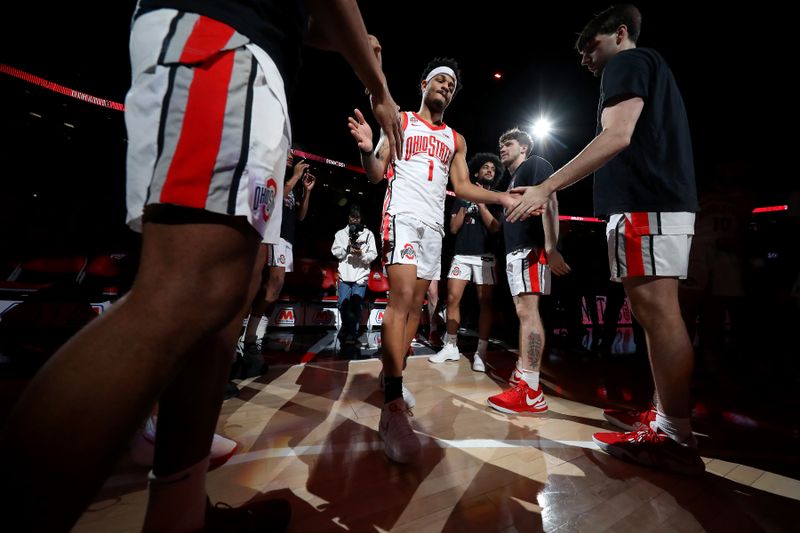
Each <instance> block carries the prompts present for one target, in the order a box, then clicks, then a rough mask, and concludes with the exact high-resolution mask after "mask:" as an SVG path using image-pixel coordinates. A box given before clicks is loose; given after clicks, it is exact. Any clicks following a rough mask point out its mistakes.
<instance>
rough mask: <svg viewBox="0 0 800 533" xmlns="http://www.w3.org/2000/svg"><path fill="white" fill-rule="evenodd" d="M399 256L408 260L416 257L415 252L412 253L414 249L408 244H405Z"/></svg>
mask: <svg viewBox="0 0 800 533" xmlns="http://www.w3.org/2000/svg"><path fill="white" fill-rule="evenodd" d="M400 256H401V257H405V258H408V259H414V258H416V257H417V252H415V251H414V247H413V246H411V244H410V243H406V244H405V246H403V251H402V252H401V253H400Z"/></svg>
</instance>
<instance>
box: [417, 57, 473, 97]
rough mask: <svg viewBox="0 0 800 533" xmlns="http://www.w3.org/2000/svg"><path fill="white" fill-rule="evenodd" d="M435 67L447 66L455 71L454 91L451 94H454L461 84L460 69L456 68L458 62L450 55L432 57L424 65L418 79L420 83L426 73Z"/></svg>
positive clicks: (425, 77)
mask: <svg viewBox="0 0 800 533" xmlns="http://www.w3.org/2000/svg"><path fill="white" fill-rule="evenodd" d="M436 67H449V68H451V69H453V72H455V73H456V92H455V93H453V96H455V95H456V94H457V93H458V91H460V90H461V88H462V87H463V84H462V81H461V70H460V69H459V68H458V62H456V60H455V59H453V58H451V57H434V58H433V59H432V60H431V61H430V63H428V64H427V65H425V69H424V70H423V71H422V77H421V78H420V79H419V82H420V84H422V82H423V81H425V80H426V79H427V77H428V74H429V73H430V72H431V71H432V70H433V69H435V68H436ZM420 92H422V89H420Z"/></svg>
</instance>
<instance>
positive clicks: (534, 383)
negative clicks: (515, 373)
mask: <svg viewBox="0 0 800 533" xmlns="http://www.w3.org/2000/svg"><path fill="white" fill-rule="evenodd" d="M522 381H524V382H525V383H527V384H528V387H530V388H532V389H533V390H538V389H539V373H538V372H534V371H533V370H525V369H524V368H523V369H522Z"/></svg>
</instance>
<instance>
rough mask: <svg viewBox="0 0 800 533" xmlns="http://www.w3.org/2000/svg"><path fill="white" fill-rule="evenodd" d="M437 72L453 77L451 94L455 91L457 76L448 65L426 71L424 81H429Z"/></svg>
mask: <svg viewBox="0 0 800 533" xmlns="http://www.w3.org/2000/svg"><path fill="white" fill-rule="evenodd" d="M438 74H447V75H448V76H450V77H451V78H453V94H455V93H456V87H458V78H457V77H456V73H455V72H453V69H451V68H450V67H436V68H435V69H433V70H432V71H430V72H429V73H428V77H427V78H425V82H426V83H430V82H431V80H432V79H433V77H434V76H436V75H438Z"/></svg>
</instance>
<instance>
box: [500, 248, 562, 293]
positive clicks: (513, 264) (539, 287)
mask: <svg viewBox="0 0 800 533" xmlns="http://www.w3.org/2000/svg"><path fill="white" fill-rule="evenodd" d="M506 275H507V276H508V288H509V289H511V296H518V295H520V294H545V295H547V294H550V290H551V289H552V283H551V276H552V274H551V272H550V265H548V264H547V254H546V253H545V252H544V248H541V249H540V248H519V249H517V250H514V251H513V252H511V253H508V254H506Z"/></svg>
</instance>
